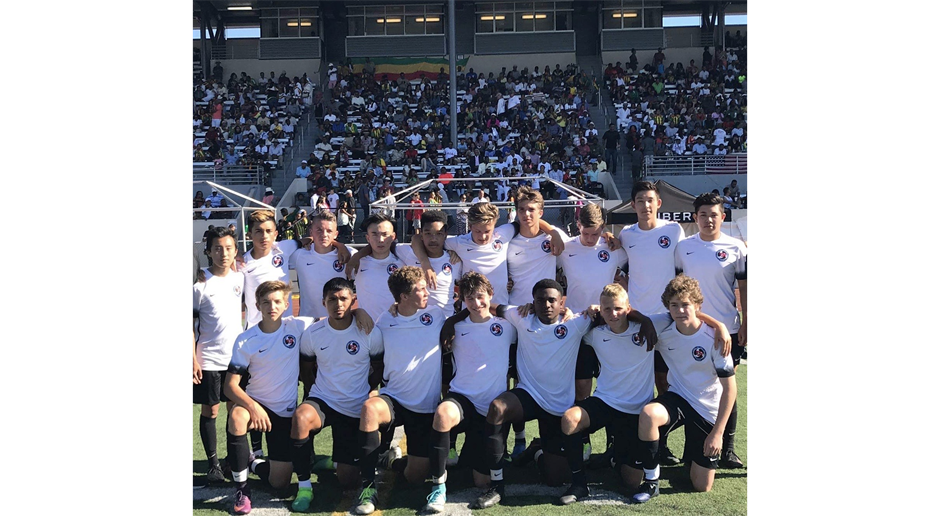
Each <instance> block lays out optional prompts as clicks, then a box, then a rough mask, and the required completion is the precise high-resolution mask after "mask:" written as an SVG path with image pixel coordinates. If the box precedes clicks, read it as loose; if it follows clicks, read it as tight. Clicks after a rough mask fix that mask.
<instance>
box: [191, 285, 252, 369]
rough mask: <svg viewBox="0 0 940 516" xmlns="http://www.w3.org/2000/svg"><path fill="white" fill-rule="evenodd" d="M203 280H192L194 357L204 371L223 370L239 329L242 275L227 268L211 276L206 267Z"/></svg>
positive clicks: (242, 287)
mask: <svg viewBox="0 0 940 516" xmlns="http://www.w3.org/2000/svg"><path fill="white" fill-rule="evenodd" d="M203 272H205V274H206V281H205V282H204V283H198V282H197V283H194V284H193V318H198V319H199V333H198V334H197V335H196V361H197V362H199V367H202V369H203V370H205V371H225V370H226V369H228V363H229V362H230V361H231V360H232V346H234V345H235V339H236V338H238V334H239V333H241V332H242V290H244V288H245V275H244V274H242V273H240V272H231V271H229V273H228V274H226V275H225V276H213V275H212V273H211V272H209V269H208V268H205V269H203Z"/></svg>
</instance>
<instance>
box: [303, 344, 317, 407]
mask: <svg viewBox="0 0 940 516" xmlns="http://www.w3.org/2000/svg"><path fill="white" fill-rule="evenodd" d="M316 379H317V357H316V356H312V357H308V356H307V355H304V354H303V353H301V354H300V381H301V383H303V384H304V399H306V398H307V396H309V395H310V387H311V386H312V385H313V383H314V382H315V381H316Z"/></svg>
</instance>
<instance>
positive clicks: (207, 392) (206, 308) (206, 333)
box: [193, 227, 245, 482]
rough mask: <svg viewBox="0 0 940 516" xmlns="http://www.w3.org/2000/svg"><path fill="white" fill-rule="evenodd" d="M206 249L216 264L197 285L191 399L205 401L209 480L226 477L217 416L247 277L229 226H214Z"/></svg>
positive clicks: (202, 420) (202, 432)
mask: <svg viewBox="0 0 940 516" xmlns="http://www.w3.org/2000/svg"><path fill="white" fill-rule="evenodd" d="M206 251H207V253H208V255H209V257H210V258H211V259H212V265H211V266H210V267H209V268H207V269H204V270H203V273H204V275H205V281H204V282H197V283H194V284H193V319H195V321H196V323H197V326H196V327H194V328H193V403H198V404H200V405H202V413H201V414H200V416H199V437H200V438H201V439H202V446H203V448H204V449H205V450H206V458H208V459H209V471H208V473H207V474H206V481H207V482H222V481H224V477H223V475H222V468H221V467H220V466H219V458H218V456H217V454H216V430H215V420H216V417H218V415H219V403H220V402H222V401H226V402H228V401H229V399H228V397H227V396H225V394H224V393H222V392H221V391H222V385H224V384H225V377H226V369H228V364H229V362H230V361H231V358H232V347H233V346H234V345H235V339H236V338H237V337H238V334H239V333H241V330H242V289H244V287H245V276H244V275H243V274H242V273H240V272H233V271H232V268H231V267H232V263H234V262H235V255H236V254H237V253H238V249H237V247H236V246H235V233H234V232H233V231H232V230H231V229H228V228H223V227H217V228H213V229H211V230H210V232H209V238H208V240H207V241H206ZM197 335H198V337H197Z"/></svg>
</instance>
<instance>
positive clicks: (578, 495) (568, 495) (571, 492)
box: [558, 484, 591, 505]
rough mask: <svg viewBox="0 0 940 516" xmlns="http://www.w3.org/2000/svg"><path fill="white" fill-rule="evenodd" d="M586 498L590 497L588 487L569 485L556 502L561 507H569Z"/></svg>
mask: <svg viewBox="0 0 940 516" xmlns="http://www.w3.org/2000/svg"><path fill="white" fill-rule="evenodd" d="M588 496H591V490H590V489H588V486H586V485H579V484H571V487H569V488H568V490H567V491H565V494H563V495H561V498H560V499H559V500H558V501H559V502H560V503H561V504H562V505H571V504H573V503H575V502H578V501H583V500H584V499H585V498H587V497H588Z"/></svg>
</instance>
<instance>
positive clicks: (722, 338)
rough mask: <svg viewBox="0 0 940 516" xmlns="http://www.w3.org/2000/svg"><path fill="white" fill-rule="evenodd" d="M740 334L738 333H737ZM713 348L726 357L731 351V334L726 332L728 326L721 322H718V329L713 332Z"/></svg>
mask: <svg viewBox="0 0 940 516" xmlns="http://www.w3.org/2000/svg"><path fill="white" fill-rule="evenodd" d="M738 335H739V336H740V333H739V334H738ZM715 350H716V351H718V352H720V353H721V356H723V357H726V356H728V354H729V353H731V334H730V333H728V327H727V326H725V325H724V324H723V323H721V322H719V323H718V331H716V332H715Z"/></svg>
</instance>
